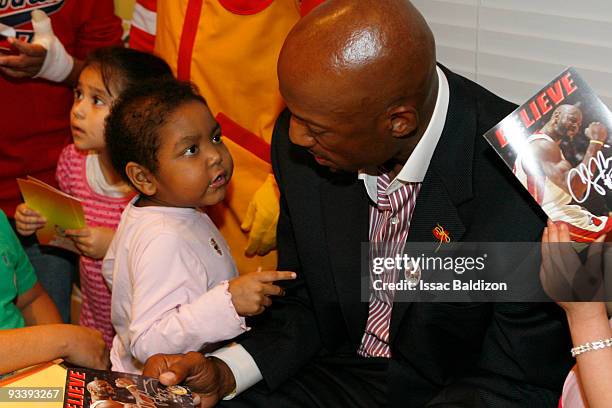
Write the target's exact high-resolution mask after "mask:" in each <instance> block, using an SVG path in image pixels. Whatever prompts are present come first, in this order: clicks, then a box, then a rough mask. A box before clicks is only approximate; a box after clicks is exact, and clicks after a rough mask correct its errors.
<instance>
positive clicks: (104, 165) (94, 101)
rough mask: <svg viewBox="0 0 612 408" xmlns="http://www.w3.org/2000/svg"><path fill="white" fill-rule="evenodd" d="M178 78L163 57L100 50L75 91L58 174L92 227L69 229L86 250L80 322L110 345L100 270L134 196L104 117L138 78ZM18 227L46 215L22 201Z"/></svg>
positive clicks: (26, 230)
mask: <svg viewBox="0 0 612 408" xmlns="http://www.w3.org/2000/svg"><path fill="white" fill-rule="evenodd" d="M158 77H160V78H161V77H168V78H171V77H172V73H171V71H170V68H169V67H168V65H167V64H166V63H165V62H164V61H163V60H161V59H159V58H157V57H155V56H152V55H149V54H145V53H141V52H138V51H134V50H130V49H125V48H119V47H113V48H102V49H99V50H97V51H95V52H94V53H93V54H92V55H91V56H90V57H89V59H88V61H87V62H86V65H85V67H84V68H83V71H82V72H81V75H80V77H79V81H78V84H77V86H76V88H75V90H74V103H73V105H72V110H71V113H70V124H71V128H72V137H73V141H74V144H71V145H68V146H66V147H65V148H64V150H63V151H62V154H61V155H60V158H59V161H58V164H57V172H56V177H57V180H58V183H59V186H60V188H61V189H62V190H63V191H64V192H66V193H68V194H70V195H72V196H74V197H77V198H79V199H81V200H82V203H83V210H84V212H85V221H86V224H87V226H86V227H85V228H83V229H80V230H67V231H66V235H67V236H69V237H70V238H72V239H73V240H74V242H75V245H76V247H77V248H78V250H79V251H80V252H81V255H82V256H81V259H80V276H81V291H82V294H83V303H82V308H81V317H80V323H81V324H82V325H84V326H87V327H92V328H95V329H98V330H100V331H101V332H102V334H103V336H104V340H105V341H106V343H107V344H108V346H109V347H110V345H111V344H112V339H113V336H114V330H113V326H112V324H111V321H110V291H109V289H108V288H107V286H106V284H105V283H104V279H103V278H102V275H101V273H100V270H101V266H102V258H103V257H104V255H105V254H106V250H107V249H108V246H109V244H110V242H111V240H112V238H113V235H114V233H115V228H116V226H117V224H118V222H119V218H120V216H121V212H122V211H123V209H124V208H125V206H126V205H127V203H128V202H129V200H130V199H131V198H132V197H133V196H134V192H133V191H132V189H131V188H130V186H129V185H128V184H127V183H125V182H124V181H123V180H122V179H121V177H120V176H119V175H118V174H117V173H116V172H115V170H114V169H113V166H112V164H111V162H110V158H109V155H108V151H107V149H106V143H105V142H104V121H105V119H106V116H107V115H108V113H109V111H110V107H111V105H112V104H113V103H114V101H115V99H116V98H117V97H118V95H119V94H120V93H121V92H122V91H123V90H124V89H125V88H126V87H127V86H128V85H131V84H134V83H136V82H138V81H141V80H145V79H149V78H158ZM15 222H16V226H17V230H18V231H19V233H20V234H22V235H30V234H32V233H34V232H35V231H36V230H37V229H39V228H42V227H43V226H44V225H45V222H46V221H45V219H44V218H43V217H42V216H40V215H39V214H38V213H36V212H35V211H33V210H32V209H29V208H28V207H27V206H26V205H25V204H21V205H20V206H19V207H18V208H17V211H16V213H15Z"/></svg>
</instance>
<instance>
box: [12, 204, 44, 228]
mask: <svg viewBox="0 0 612 408" xmlns="http://www.w3.org/2000/svg"><path fill="white" fill-rule="evenodd" d="M46 224H47V220H46V219H45V218H44V217H43V216H42V215H40V214H39V213H38V212H36V211H34V210H32V209H31V208H30V207H28V206H27V205H25V203H21V204H19V205H18V206H17V210H15V228H16V229H17V232H19V234H21V235H23V236H28V235H32V234H33V233H35V232H36V231H37V230H39V229H41V228H42V227H44V226H45V225H46Z"/></svg>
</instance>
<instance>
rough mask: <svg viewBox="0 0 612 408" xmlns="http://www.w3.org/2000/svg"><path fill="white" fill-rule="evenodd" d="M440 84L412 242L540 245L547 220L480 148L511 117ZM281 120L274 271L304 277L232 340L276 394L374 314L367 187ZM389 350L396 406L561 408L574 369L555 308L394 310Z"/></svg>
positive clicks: (469, 87)
mask: <svg viewBox="0 0 612 408" xmlns="http://www.w3.org/2000/svg"><path fill="white" fill-rule="evenodd" d="M445 73H446V75H447V78H448V81H449V87H450V102H449V108H448V114H447V117H446V124H445V126H444V130H443V133H442V136H441V138H440V141H439V143H438V146H437V148H436V150H435V152H434V155H433V158H432V160H431V164H430V165H429V168H428V171H427V174H426V176H425V179H424V181H423V184H422V187H421V190H420V193H419V196H418V198H417V202H416V207H415V210H414V214H413V216H412V222H411V227H410V231H409V236H408V241H415V242H424V241H433V240H434V237H433V235H432V230H433V228H434V227H435V226H436V225H437V224H440V225H442V226H444V227H445V228H446V229H447V230H448V231H449V233H450V236H451V237H452V239H453V240H454V241H458V240H463V241H473V242H478V241H480V242H486V241H496V242H500V241H503V242H505V241H508V242H510V241H539V240H540V235H541V232H542V229H543V226H544V220H545V218H544V215H543V213H542V212H541V211H540V209H539V208H538V207H537V205H535V204H534V202H533V200H532V199H531V198H530V197H529V196H528V194H527V193H526V192H525V191H524V189H523V188H522V187H521V185H520V184H519V183H518V182H517V181H516V180H515V178H514V176H513V175H512V173H511V172H510V171H509V170H508V169H507V168H506V167H505V165H504V163H503V162H502V160H501V159H500V158H499V157H498V156H497V155H496V153H495V152H494V151H493V150H492V149H491V148H490V147H489V145H488V144H487V143H486V141H485V140H484V138H483V137H482V135H483V134H484V133H485V132H486V131H487V130H489V129H490V128H491V127H492V126H493V125H495V124H496V123H497V122H499V121H500V120H501V119H502V118H503V117H505V116H506V115H507V114H509V113H510V112H511V111H512V110H513V109H514V108H515V106H514V105H513V104H511V103H509V102H507V101H504V100H502V99H500V98H499V97H497V96H495V95H493V94H492V93H490V92H488V91H487V90H485V89H484V88H482V87H480V86H478V85H477V84H475V83H473V82H471V81H469V80H467V79H465V78H463V77H461V76H458V75H456V74H453V73H452V72H449V71H448V70H445ZM289 117H290V114H289V113H288V112H284V113H283V114H282V115H281V116H280V117H279V119H278V121H277V124H276V128H275V131H274V136H273V138H272V161H273V167H274V173H275V176H276V179H277V182H278V185H279V188H280V191H281V212H280V219H279V224H278V253H279V265H278V269H279V270H293V271H297V273H298V276H299V278H298V281H297V282H294V285H293V287H292V288H291V289H290V290H289V291H288V293H287V296H286V297H285V298H284V299H282V300H276V301H275V304H274V306H273V307H272V308H270V310H268V311H267V312H266V313H265V314H264V315H262V318H261V319H260V320H261V322H260V324H258V327H255V328H254V330H253V331H251V332H250V333H248V334H247V336H246V337H245V338H244V339H243V340H241V342H240V343H241V344H242V345H243V347H245V349H246V350H247V351H248V352H249V353H250V354H251V355H252V356H253V358H254V359H255V362H256V363H257V365H258V367H259V369H260V370H261V373H262V375H263V377H264V381H265V383H266V385H267V386H268V387H269V388H270V389H272V390H274V389H275V388H276V387H278V386H279V385H280V384H282V382H283V381H285V380H286V379H287V378H289V377H290V376H292V375H294V374H295V373H296V372H297V371H298V370H300V367H302V366H304V365H305V364H306V363H307V362H308V361H310V360H311V359H313V358H314V357H315V356H317V355H320V354H322V353H328V354H329V353H331V354H333V353H334V352H336V351H337V350H345V349H346V348H347V346H348V347H349V348H350V349H352V350H357V348H358V347H359V344H360V342H361V339H362V336H363V333H364V329H365V325H366V319H367V313H368V304H367V302H360V298H361V293H360V259H361V253H360V251H361V243H362V242H367V241H368V211H369V207H368V206H369V201H368V196H367V193H366V190H365V188H364V185H363V182H362V181H360V180H358V179H357V175H356V174H339V173H332V172H330V171H328V170H327V169H325V168H323V167H321V166H319V165H317V164H316V162H315V161H314V159H313V157H312V155H310V154H309V153H308V152H307V151H306V150H305V149H303V148H301V147H299V146H296V145H293V144H292V143H291V142H290V141H289V138H288V126H289ZM372 149H376V146H372ZM390 344H391V350H392V354H393V358H392V359H391V361H390V363H389V369H388V386H389V398H390V405H391V406H406V407H416V406H424V405H425V404H431V406H434V405H435V406H465V407H476V406H502V407H505V406H516V407H527V406H533V407H544V406H555V404H556V401H557V400H556V399H557V398H558V396H559V393H560V390H561V387H562V384H563V380H564V377H565V375H566V374H567V372H568V370H569V369H570V367H571V362H570V358H569V352H568V350H569V347H570V341H569V336H568V334H567V327H566V326H565V324H564V316H563V314H562V313H561V312H560V308H558V307H557V306H556V305H555V304H523V303H511V304H508V303H486V304H482V303H481V304H474V303H452V304H450V303H444V304H441V303H412V304H408V303H396V304H395V305H394V307H393V314H392V320H391V334H390ZM435 403H439V404H441V405H436V404H435Z"/></svg>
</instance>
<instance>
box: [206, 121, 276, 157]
mask: <svg viewBox="0 0 612 408" xmlns="http://www.w3.org/2000/svg"><path fill="white" fill-rule="evenodd" d="M215 119H217V122H219V125H221V130H222V132H223V136H226V137H227V138H228V139H229V140H231V141H232V142H234V143H236V144H237V145H238V146H240V147H242V148H243V149H246V150H248V151H249V152H251V153H253V154H254V155H255V156H257V157H259V158H260V159H261V160H263V161H265V162H266V163H271V159H270V145H269V144H268V143H266V141H265V140H263V139H262V138H260V137H259V136H257V135H256V134H255V133H253V132H251V131H249V130H247V129H245V128H243V127H242V126H240V125H239V124H237V123H236V122H234V121H233V120H232V119H230V118H229V117H228V116H227V115H225V114H223V113H222V112H219V114H218V115H217V117H216V118H215Z"/></svg>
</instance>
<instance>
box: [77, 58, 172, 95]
mask: <svg viewBox="0 0 612 408" xmlns="http://www.w3.org/2000/svg"><path fill="white" fill-rule="evenodd" d="M89 66H95V67H97V68H98V69H99V70H100V74H101V76H102V82H103V83H104V87H105V88H106V92H108V94H109V95H111V96H113V97H117V96H119V94H120V93H121V92H122V91H123V90H124V89H126V88H127V87H129V86H131V85H133V84H135V83H137V82H140V81H146V80H150V79H153V78H162V79H164V78H166V79H168V78H172V70H171V69H170V67H169V66H168V64H167V63H166V62H165V61H164V60H163V59H161V58H159V57H156V56H155V55H153V54H148V53H145V52H141V51H136V50H133V49H130V48H124V47H104V48H98V49H96V50H95V51H93V52H92V53H91V54H89V56H88V57H87V59H86V61H85V67H89Z"/></svg>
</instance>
